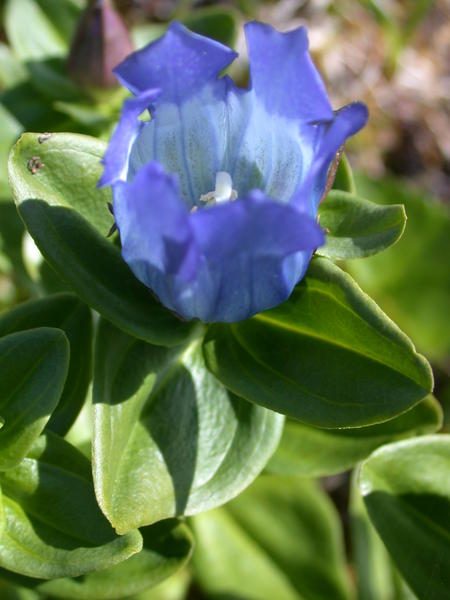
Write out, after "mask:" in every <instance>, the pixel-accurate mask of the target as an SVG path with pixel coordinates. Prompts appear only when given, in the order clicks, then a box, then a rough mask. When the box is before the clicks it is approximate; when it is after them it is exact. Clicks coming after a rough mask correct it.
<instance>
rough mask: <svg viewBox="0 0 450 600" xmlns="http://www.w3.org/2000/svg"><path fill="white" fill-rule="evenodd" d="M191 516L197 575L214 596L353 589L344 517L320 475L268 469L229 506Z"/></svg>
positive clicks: (317, 598)
mask: <svg viewBox="0 0 450 600" xmlns="http://www.w3.org/2000/svg"><path fill="white" fill-rule="evenodd" d="M191 522H192V526H193V532H194V537H195V540H196V550H195V553H194V557H193V565H194V569H195V576H196V578H197V579H198V581H199V583H200V585H201V587H202V589H203V590H204V591H205V592H206V593H207V594H208V596H209V595H210V594H211V595H214V597H215V595H216V594H217V595H218V596H220V597H222V595H223V597H224V598H225V597H226V598H228V597H230V598H231V597H233V598H242V599H247V598H248V599H250V598H252V599H258V600H273V599H274V598H276V599H277V600H296V599H297V600H300V599H301V600H321V599H323V600H330V599H331V598H332V599H333V600H340V599H344V598H349V597H350V592H349V585H348V581H347V578H346V576H345V563H344V549H343V543H342V533H341V530H340V524H339V519H338V516H337V514H336V513H335V510H334V507H333V506H332V504H331V502H330V500H329V499H328V498H327V496H326V494H325V493H324V492H323V491H322V490H321V489H320V488H319V486H318V485H316V484H315V482H313V481H308V480H301V479H296V478H288V477H278V476H270V475H263V476H261V477H259V478H258V479H257V480H256V482H255V483H254V484H253V485H252V486H251V487H250V488H248V489H247V490H246V491H245V492H244V493H243V494H241V495H240V496H239V497H238V498H236V499H235V500H233V501H232V502H230V503H229V504H227V506H226V507H224V508H220V509H217V510H215V511H212V512H209V513H203V514H201V515H197V516H196V517H195V518H194V519H192V521H191Z"/></svg>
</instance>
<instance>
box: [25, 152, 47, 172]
mask: <svg viewBox="0 0 450 600" xmlns="http://www.w3.org/2000/svg"><path fill="white" fill-rule="evenodd" d="M27 167H28V170H29V171H30V173H31V174H32V175H36V173H37V172H38V171H40V170H41V169H42V168H43V167H44V163H43V162H41V159H40V157H39V156H32V157H31V158H30V160H29V161H28V163H27Z"/></svg>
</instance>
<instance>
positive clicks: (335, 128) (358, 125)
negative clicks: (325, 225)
mask: <svg viewBox="0 0 450 600" xmlns="http://www.w3.org/2000/svg"><path fill="white" fill-rule="evenodd" d="M368 117H369V112H368V110H367V106H366V105H365V104H363V103H362V102H353V103H352V104H347V106H344V107H343V108H341V109H339V110H338V111H336V114H335V117H334V119H333V121H332V122H331V123H327V124H319V125H317V127H318V128H319V129H323V131H322V132H321V134H320V135H319V136H318V139H319V140H320V141H319V143H318V146H317V150H316V152H315V154H314V157H313V160H312V164H311V166H310V169H309V172H308V176H307V177H306V179H305V180H304V181H303V182H302V184H301V187H300V189H299V191H298V193H297V194H296V196H295V198H294V199H293V200H292V203H293V204H295V205H296V206H297V207H299V208H300V207H301V206H302V205H303V209H304V210H306V211H307V212H309V213H310V214H312V213H314V214H315V213H316V212H317V209H318V206H319V202H320V199H321V197H322V194H323V191H324V189H325V185H326V179H327V173H328V168H329V167H330V164H331V162H332V161H333V159H334V157H335V155H336V152H337V151H338V150H339V148H340V147H341V146H342V145H343V144H344V143H345V141H346V140H347V138H349V137H350V136H352V135H354V134H355V133H357V132H358V131H359V130H360V129H362V127H364V125H365V124H366V123H367V119H368Z"/></svg>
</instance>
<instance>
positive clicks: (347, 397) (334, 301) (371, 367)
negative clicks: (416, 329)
mask: <svg viewBox="0 0 450 600" xmlns="http://www.w3.org/2000/svg"><path fill="white" fill-rule="evenodd" d="M204 353H205V358H206V364H207V366H208V368H209V369H210V370H211V371H212V373H214V375H216V377H217V378H218V379H219V380H220V381H222V383H224V385H226V386H227V387H228V388H229V389H230V390H231V391H233V392H234V393H236V394H239V395H240V396H242V397H243V398H245V399H247V400H250V401H252V402H255V403H257V404H261V405H262V406H266V407H267V408H271V409H272V410H276V411H278V412H281V413H284V414H286V415H289V416H291V417H294V418H296V419H298V420H300V421H303V422H305V423H309V424H311V425H315V426H318V427H329V428H336V427H355V426H361V425H371V424H373V423H379V422H382V421H386V420H388V419H390V418H392V417H394V416H395V415H398V414H400V413H402V412H404V411H406V410H408V409H409V408H411V407H412V406H413V405H414V404H416V403H417V402H418V401H419V400H421V399H422V398H424V397H425V396H426V395H427V394H428V393H429V392H430V391H431V388H432V385H433V380H432V373H431V369H430V366H429V365H428V363H427V361H426V360H425V359H424V358H423V357H422V356H421V355H419V354H417V353H416V352H415V349H414V346H413V345H412V343H411V341H410V340H409V339H408V338H407V337H406V335H404V334H403V333H402V332H401V331H400V330H399V329H398V328H397V327H396V326H395V325H394V323H392V321H390V319H388V318H387V317H386V315H384V314H383V313H382V312H381V310H380V309H379V308H378V307H377V306H376V304H375V303H374V302H373V301H372V300H371V299H370V298H369V297H368V296H366V295H365V294H364V293H363V292H362V291H361V290H360V289H359V288H358V286H357V285H356V284H355V283H354V281H353V280H352V279H351V277H349V276H348V275H347V274H346V273H344V272H343V271H341V270H340V269H339V268H338V267H336V266H335V265H333V264H332V263H331V262H329V261H327V260H325V259H314V260H313V261H312V263H311V265H310V267H309V270H308V274H307V276H306V277H305V279H303V281H302V282H301V283H300V284H299V285H298V286H297V287H296V288H295V290H294V292H293V294H292V296H291V298H290V299H289V300H288V301H287V302H285V303H284V304H282V305H281V306H279V307H277V308H275V309H272V310H270V311H267V312H264V313H261V314H259V315H257V316H256V317H253V318H252V319H248V320H247V321H242V322H240V323H235V324H232V325H213V326H212V327H211V328H210V329H209V330H208V332H207V334H206V338H205V343H204Z"/></svg>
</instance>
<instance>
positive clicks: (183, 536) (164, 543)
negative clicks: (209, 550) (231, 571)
mask: <svg viewBox="0 0 450 600" xmlns="http://www.w3.org/2000/svg"><path fill="white" fill-rule="evenodd" d="M141 534H142V537H143V540H144V545H143V548H142V550H141V552H138V553H137V554H134V555H133V556H132V557H131V558H128V559H127V560H125V561H122V562H121V563H119V564H117V565H115V566H113V567H109V568H108V569H105V570H103V571H95V572H92V573H88V574H86V575H84V576H83V577H78V578H72V579H70V578H61V579H52V580H51V581H45V580H43V579H32V578H30V577H24V576H22V575H17V574H15V573H10V572H9V571H5V570H0V577H5V578H6V579H7V580H9V581H11V582H15V583H16V584H17V585H20V586H22V587H26V588H31V589H34V590H35V591H37V592H40V593H41V594H45V595H46V596H49V597H51V598H58V599H59V598H64V599H68V600H70V599H73V600H116V599H117V600H119V599H122V598H125V597H126V598H128V597H129V596H131V595H132V594H133V595H134V594H138V593H140V592H142V591H144V590H147V589H148V588H153V587H154V586H156V585H158V584H159V583H160V582H161V581H163V580H166V579H167V578H168V577H171V576H172V575H173V574H174V573H175V572H176V571H178V570H179V569H180V568H181V567H182V566H183V565H185V564H186V562H187V561H188V560H189V558H190V555H191V552H192V548H193V540H192V535H191V533H190V531H189V529H188V528H187V527H186V526H185V525H182V524H179V523H177V522H176V521H175V520H168V521H164V522H161V523H157V524H156V525H153V526H152V527H144V528H143V529H142V530H141Z"/></svg>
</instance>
